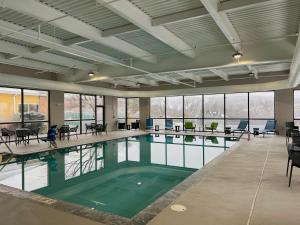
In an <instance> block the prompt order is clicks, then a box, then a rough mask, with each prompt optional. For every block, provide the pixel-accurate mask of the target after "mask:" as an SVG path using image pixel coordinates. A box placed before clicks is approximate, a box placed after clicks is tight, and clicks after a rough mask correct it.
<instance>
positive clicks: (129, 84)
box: [103, 79, 140, 88]
mask: <svg viewBox="0 0 300 225" xmlns="http://www.w3.org/2000/svg"><path fill="white" fill-rule="evenodd" d="M103 81H104V82H107V83H111V84H114V85H118V86H119V85H121V86H126V87H133V88H140V85H139V84H137V83H136V82H132V81H128V80H120V79H118V80H115V79H107V80H103Z"/></svg>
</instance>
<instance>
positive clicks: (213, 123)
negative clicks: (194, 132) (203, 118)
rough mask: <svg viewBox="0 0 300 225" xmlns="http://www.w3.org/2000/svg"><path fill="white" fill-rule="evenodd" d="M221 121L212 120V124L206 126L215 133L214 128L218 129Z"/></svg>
mask: <svg viewBox="0 0 300 225" xmlns="http://www.w3.org/2000/svg"><path fill="white" fill-rule="evenodd" d="M218 125H219V123H218V122H212V123H211V124H210V126H206V127H205V129H206V130H210V131H211V132H212V133H214V130H217V128H218Z"/></svg>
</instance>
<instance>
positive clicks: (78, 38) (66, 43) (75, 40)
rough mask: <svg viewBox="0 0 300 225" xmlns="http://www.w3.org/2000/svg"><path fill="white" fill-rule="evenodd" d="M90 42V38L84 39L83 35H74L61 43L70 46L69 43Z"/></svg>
mask: <svg viewBox="0 0 300 225" xmlns="http://www.w3.org/2000/svg"><path fill="white" fill-rule="evenodd" d="M87 42H91V40H89V39H86V38H84V37H76V38H71V39H68V40H66V41H64V42H63V45H66V46H70V45H79V44H83V43H87Z"/></svg>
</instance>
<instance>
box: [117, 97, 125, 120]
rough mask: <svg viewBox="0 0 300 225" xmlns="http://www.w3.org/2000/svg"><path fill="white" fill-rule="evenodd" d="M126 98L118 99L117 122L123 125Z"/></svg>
mask: <svg viewBox="0 0 300 225" xmlns="http://www.w3.org/2000/svg"><path fill="white" fill-rule="evenodd" d="M125 120H126V98H118V121H119V122H122V123H125V122H126V121H125Z"/></svg>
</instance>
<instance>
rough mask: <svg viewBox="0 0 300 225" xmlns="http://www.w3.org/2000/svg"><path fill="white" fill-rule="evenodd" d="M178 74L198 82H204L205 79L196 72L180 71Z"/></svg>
mask: <svg viewBox="0 0 300 225" xmlns="http://www.w3.org/2000/svg"><path fill="white" fill-rule="evenodd" d="M177 74H178V75H180V76H182V77H183V78H186V79H190V80H193V81H195V82H197V83H203V79H202V77H200V76H199V75H198V76H197V75H195V74H192V73H186V72H178V73H177Z"/></svg>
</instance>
